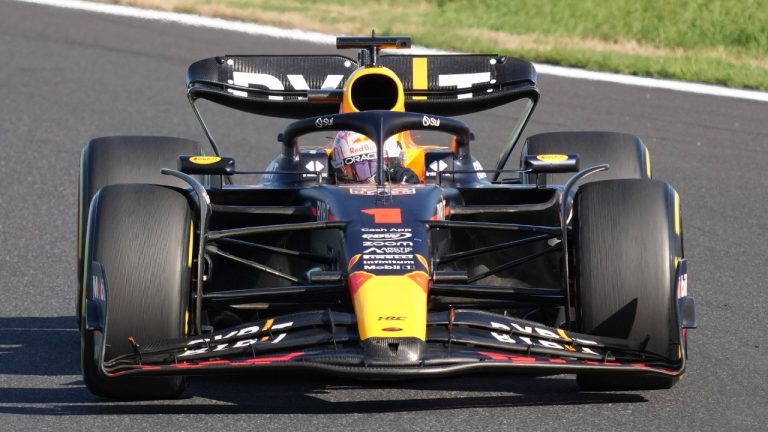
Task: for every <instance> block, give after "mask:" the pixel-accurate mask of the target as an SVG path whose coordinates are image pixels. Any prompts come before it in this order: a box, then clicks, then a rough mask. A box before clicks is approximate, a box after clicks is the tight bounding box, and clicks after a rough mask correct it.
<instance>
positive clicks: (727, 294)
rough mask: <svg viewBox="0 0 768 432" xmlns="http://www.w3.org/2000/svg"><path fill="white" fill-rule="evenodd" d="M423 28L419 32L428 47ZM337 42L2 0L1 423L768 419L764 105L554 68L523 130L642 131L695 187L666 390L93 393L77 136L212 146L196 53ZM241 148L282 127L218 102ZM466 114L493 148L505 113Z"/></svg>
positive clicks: (727, 422)
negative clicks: (195, 99)
mask: <svg viewBox="0 0 768 432" xmlns="http://www.w3.org/2000/svg"><path fill="white" fill-rule="evenodd" d="M416 42H418V41H416ZM325 52H332V49H331V48H330V47H326V46H317V45H309V44H300V43H295V42H289V41H283V40H274V39H267V38H261V37H253V36H245V35H242V34H237V33H233V32H227V31H218V30H216V31H215V30H208V29H199V28H194V27H184V26H180V25H175V24H174V25H171V24H162V23H157V22H146V21H140V20H136V19H128V18H117V17H111V16H106V15H96V14H90V13H83V12H77V11H68V10H62V9H56V8H52V7H47V6H36V5H27V4H21V3H16V2H9V1H2V2H0V149H2V152H0V183H1V184H2V189H1V190H2V192H0V193H1V194H2V195H0V197H1V198H0V239H1V240H2V243H0V244H2V249H1V250H0V293H2V297H1V298H0V429H2V430H6V431H17V430H77V431H82V430H97V429H100V430H118V429H119V430H124V431H132V430H142V431H148V430H184V431H193V430H331V429H332V430H358V429H361V430H388V431H393V430H469V429H473V430H505V431H514V430H555V429H559V430H563V429H570V428H575V429H577V430H615V429H619V428H620V429H623V430H634V431H639V430H647V431H656V430H711V431H719V430H743V431H747V430H764V428H765V427H766V426H765V424H768V414H767V413H766V407H767V406H768V359H766V349H768V339H766V334H767V333H768V332H767V331H766V330H768V324H766V316H768V282H766V281H768V270H767V269H768V265H767V264H768V263H767V262H766V261H767V260H766V258H767V257H768V234H766V230H765V229H764V226H765V224H766V209H768V204H767V203H768V175H766V174H765V170H766V166H768V104H766V103H760V102H750V101H742V100H737V99H728V98H722V97H713V96H704V95H693V94H686V93H679V92H673V91H666V90H653V89H646V88H640V87H626V86H621V85H616V84H607V83H596V82H590V81H580V80H572V79H564V78H553V77H547V76H543V77H541V83H540V86H541V89H542V92H543V102H542V104H541V105H540V107H539V109H538V110H537V112H536V114H535V117H534V121H533V123H532V124H531V125H530V128H529V130H528V132H527V134H532V133H536V132H543V131H556V130H615V131H624V132H630V133H634V134H637V135H639V136H640V137H642V138H643V140H644V141H645V143H646V145H647V146H648V147H649V149H650V152H651V157H652V160H653V169H654V177H655V178H658V179H664V180H667V181H669V182H670V183H671V184H672V185H673V186H674V187H675V188H676V189H677V190H678V191H679V193H680V196H681V200H682V209H683V210H682V212H683V220H684V229H685V240H686V255H687V257H688V259H689V261H690V262H689V272H690V273H689V275H690V276H689V278H690V279H689V281H690V282H689V283H690V290H691V291H692V293H693V295H694V296H695V297H696V302H697V308H698V310H697V312H698V320H699V329H698V330H696V331H694V332H693V333H692V338H691V346H690V357H691V361H690V364H689V369H688V373H687V374H686V376H685V379H684V380H683V381H682V382H681V383H680V384H679V385H678V386H677V387H675V388H673V389H672V390H669V391H655V392H613V393H588V392H579V390H578V388H577V387H576V384H575V380H574V379H573V378H572V377H570V376H555V377H549V378H529V377H514V376H503V377H499V376H471V377H462V378H452V379H443V380H425V381H413V382H404V383H402V382H395V383H360V382H355V381H341V380H337V379H331V378H322V377H306V376H305V377H290V376H287V377H286V376H283V377H274V376H271V377H264V376H261V377H260V376H254V377H245V378H244V377H234V378H199V379H193V380H192V381H191V386H190V388H189V390H188V396H189V397H188V398H186V399H181V400H176V401H152V402H137V403H113V402H110V401H104V400H101V399H99V398H96V397H94V396H92V395H91V394H90V393H89V392H88V391H87V390H86V389H85V387H84V385H83V383H82V380H81V377H80V368H79V337H78V333H77V331H76V329H75V319H74V316H73V315H74V301H75V300H74V294H75V266H76V261H75V260H76V203H77V172H78V163H79V157H80V150H81V148H82V147H83V145H84V144H85V143H86V142H87V141H88V140H89V139H90V138H93V137H96V136H102V135H118V134H149V135H172V136H180V137H186V138H191V139H196V140H200V141H204V137H203V134H202V132H201V130H200V128H199V127H198V125H197V123H196V120H195V118H194V116H193V114H192V112H191V110H190V109H189V107H188V104H187V101H186V98H185V93H184V76H185V72H186V68H187V66H188V65H189V64H190V63H191V62H193V61H195V60H198V59H201V58H205V57H212V56H214V55H220V54H226V53H244V54H245V53H288V54H298V53H310V54H317V53H325ZM203 109H204V111H205V112H206V113H209V115H210V116H211V120H210V126H211V127H212V129H213V130H214V134H215V135H216V137H217V139H218V141H219V143H220V145H221V147H222V148H223V149H224V152H225V153H226V154H227V155H230V156H234V157H236V158H237V161H238V166H239V167H240V168H246V167H247V168H252V169H260V168H262V167H264V166H265V165H266V163H267V162H268V161H269V160H271V158H272V157H273V156H274V155H275V154H276V153H277V151H278V149H279V146H278V143H277V142H276V141H275V138H274V137H275V136H276V134H277V133H278V132H279V131H280V130H281V128H282V127H284V126H285V125H286V124H287V121H284V120H280V119H266V120H264V119H257V118H254V117H251V116H249V115H246V114H241V113H236V112H231V111H227V110H225V109H219V108H216V107H214V106H212V105H211V104H208V105H205V106H203ZM503 114H504V113H503V112H501V113H493V114H491V115H487V116H472V117H469V118H467V119H466V120H467V121H468V122H469V124H470V126H472V127H473V128H474V129H475V130H476V131H477V137H478V139H477V141H476V142H475V143H474V148H473V150H474V152H475V153H476V154H478V155H480V156H481V158H482V159H483V160H492V159H493V158H494V157H495V156H496V155H497V154H498V151H499V149H500V146H501V145H502V143H503V142H504V139H505V134H506V131H507V129H505V128H506V127H508V126H509V125H508V123H509V120H507V118H506V117H504V116H503Z"/></svg>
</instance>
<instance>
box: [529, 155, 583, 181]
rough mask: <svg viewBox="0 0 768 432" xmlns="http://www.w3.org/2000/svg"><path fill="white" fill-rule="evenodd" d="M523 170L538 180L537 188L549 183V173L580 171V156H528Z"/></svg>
mask: <svg viewBox="0 0 768 432" xmlns="http://www.w3.org/2000/svg"><path fill="white" fill-rule="evenodd" d="M523 169H524V170H525V171H526V172H527V173H529V175H532V176H534V177H535V179H536V186H537V187H544V186H545V185H546V183H547V173H567V172H578V171H579V155H577V154H538V155H526V156H525V158H524V159H523Z"/></svg>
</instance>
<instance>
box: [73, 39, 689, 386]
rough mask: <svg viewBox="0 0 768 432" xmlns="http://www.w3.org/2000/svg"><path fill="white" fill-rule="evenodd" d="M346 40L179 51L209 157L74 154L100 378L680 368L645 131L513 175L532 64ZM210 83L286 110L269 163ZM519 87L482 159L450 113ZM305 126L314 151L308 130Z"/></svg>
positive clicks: (529, 106)
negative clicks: (489, 153) (212, 52)
mask: <svg viewBox="0 0 768 432" xmlns="http://www.w3.org/2000/svg"><path fill="white" fill-rule="evenodd" d="M337 46H338V47H339V48H344V49H350V48H351V49H357V50H359V55H358V58H357V59H356V60H353V59H350V58H346V57H342V56H335V55H319V56H318V55H314V56H265V55H254V56H233V55H227V56H221V57H214V58H209V59H205V60H201V61H198V62H196V63H194V64H192V65H191V66H190V68H189V70H188V73H187V91H188V96H189V100H190V103H191V105H192V108H193V110H194V112H195V114H196V115H197V117H198V119H199V120H200V123H201V125H202V126H203V129H204V131H205V133H206V136H207V137H208V138H209V141H210V144H211V147H212V149H213V155H204V154H203V151H202V150H201V146H200V145H199V144H197V143H195V142H193V141H189V140H186V139H180V138H168V137H136V136H113V137H106V138H97V139H94V140H93V141H91V142H90V143H89V144H88V145H87V146H86V147H85V149H84V150H83V153H82V162H81V173H80V206H79V215H80V217H79V244H78V249H79V250H78V252H79V255H78V256H79V264H80V266H79V271H80V273H79V274H80V278H79V294H78V307H77V310H78V320H79V323H80V329H81V332H82V370H83V377H84V380H85V384H86V385H87V387H88V388H89V389H90V391H91V392H93V393H94V394H97V395H101V396H105V397H109V398H119V399H140V398H168V397H175V396H178V395H179V394H180V393H181V392H182V391H183V388H184V382H185V377H186V376H188V375H199V374H232V373H238V372H241V371H258V370H261V371H304V372H310V373H326V374H336V375H343V376H348V377H357V378H362V379H396V378H412V377H433V376H444V375H451V374H459V373H469V372H475V371H477V372H481V371H485V372H487V371H494V372H498V373H504V372H514V373H530V374H535V375H548V374H561V373H572V374H576V377H577V381H578V383H579V384H580V385H581V386H582V387H583V388H586V389H657V388H669V387H671V386H672V385H674V384H675V383H676V382H677V380H678V379H679V377H680V376H681V375H682V374H683V372H684V371H685V365H686V357H687V351H686V330H687V329H688V328H693V327H695V318H694V304H693V299H692V298H691V296H689V295H688V292H687V266H686V260H685V257H684V254H683V233H682V225H681V220H680V210H679V199H678V195H677V193H676V192H675V191H674V189H672V187H670V186H669V185H668V184H667V183H664V182H661V181H657V180H651V165H650V160H649V155H648V151H647V149H646V147H645V146H644V145H643V143H642V142H641V141H640V139H638V138H637V137H634V136H631V135H627V134H621V133H612V132H556V133H544V134H538V135H533V136H530V137H528V138H527V139H526V140H525V142H524V146H523V149H522V155H521V157H520V165H519V166H518V167H515V168H514V169H508V168H506V165H507V162H508V159H510V155H511V154H512V151H513V148H514V147H515V144H516V143H517V142H518V141H519V139H520V137H521V135H522V131H523V128H524V126H525V125H526V123H527V122H528V120H529V118H530V116H531V114H532V112H533V109H534V107H535V105H536V103H537V101H538V98H539V90H538V88H537V85H536V72H535V70H534V68H533V65H531V64H530V63H528V62H526V61H524V60H520V59H516V58H510V57H503V56H497V55H439V56H438V55H395V54H383V53H380V50H381V49H397V48H408V47H410V38H407V37H376V36H375V35H372V36H371V37H361V38H356V37H340V38H338V40H337ZM201 98H202V99H206V100H209V101H213V102H216V103H218V104H221V105H224V106H227V107H230V108H234V109H238V110H241V111H246V112H249V113H253V114H261V115H267V116H276V117H282V118H286V119H298V120H296V121H294V122H292V123H290V124H288V125H287V126H286V128H285V130H284V131H283V132H282V133H281V134H279V136H278V141H279V142H280V146H281V148H282V149H281V152H280V154H279V155H278V156H277V157H276V158H275V159H274V161H273V162H272V163H271V164H270V165H269V166H268V168H267V169H266V170H265V171H238V170H237V169H236V168H235V161H234V159H232V158H228V157H224V156H222V155H221V154H220V152H219V150H218V147H217V145H216V143H215V142H214V140H213V138H212V137H211V134H210V132H209V131H208V129H207V127H206V125H205V123H204V122H203V120H202V118H201V117H200V113H199V111H198V110H197V107H196V105H195V102H196V101H197V100H198V99H201ZM518 100H519V101H525V102H526V108H525V110H524V112H523V114H522V117H521V118H520V119H519V120H518V122H517V124H516V126H515V127H514V130H513V133H512V137H511V140H510V142H509V144H508V145H506V147H504V149H503V150H502V153H501V157H500V159H499V161H498V163H497V164H496V166H495V167H494V168H493V169H483V168H482V166H481V165H480V164H479V163H478V161H477V160H476V159H475V157H474V156H473V155H472V152H471V151H470V143H471V142H472V141H473V139H474V135H473V134H472V132H470V129H469V128H468V126H467V125H466V124H465V123H464V122H462V121H460V120H458V119H456V118H453V117H451V116H457V115H463V114H469V113H475V112H479V111H483V110H487V109H490V108H493V107H497V106H500V105H502V104H507V103H510V102H514V101H518ZM318 132H319V133H321V134H324V135H325V136H328V135H330V136H331V137H330V138H331V140H330V141H328V145H326V146H320V147H311V146H307V145H305V142H306V141H305V138H306V137H308V136H309V135H311V134H313V133H318ZM425 136H442V137H445V138H447V141H446V142H447V143H448V145H447V146H443V147H440V146H435V145H429V144H430V143H429V142H423V141H421V142H420V139H423V137H425ZM350 137H352V138H354V139H353V140H352V141H344V139H345V138H350ZM339 143H340V144H342V145H341V146H337V144H339ZM363 172H365V173H367V174H366V175H365V176H362V173H363ZM403 173H405V174H403ZM242 174H256V175H260V177H259V178H260V180H258V181H254V182H251V183H250V184H238V183H237V181H238V179H239V178H244V176H242Z"/></svg>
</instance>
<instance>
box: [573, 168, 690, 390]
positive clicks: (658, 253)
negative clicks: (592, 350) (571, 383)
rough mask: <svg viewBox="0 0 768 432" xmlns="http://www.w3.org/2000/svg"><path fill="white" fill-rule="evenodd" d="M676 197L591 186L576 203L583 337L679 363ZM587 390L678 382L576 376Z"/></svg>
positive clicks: (638, 186)
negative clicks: (637, 345) (623, 343)
mask: <svg viewBox="0 0 768 432" xmlns="http://www.w3.org/2000/svg"><path fill="white" fill-rule="evenodd" d="M677 205H678V204H677V196H676V192H675V191H674V189H672V187H671V186H669V185H668V184H667V183H664V182H660V181H648V180H608V181H602V182H596V183H589V184H586V185H584V186H582V187H581V188H580V189H579V192H578V195H577V198H576V209H575V215H576V218H577V219H576V235H577V238H576V243H575V255H576V256H575V261H576V268H577V275H576V277H577V281H576V284H577V285H576V311H577V312H576V313H577V320H578V323H579V330H580V331H581V332H583V333H586V334H592V335H597V336H606V337H615V338H622V339H630V340H633V341H638V342H644V343H645V351H647V352H650V353H653V354H656V355H659V356H662V357H664V358H665V359H666V360H667V361H669V362H672V363H678V362H680V361H681V357H680V354H681V351H680V347H681V345H680V330H679V328H678V323H677V312H676V292H675V286H676V284H675V282H676V281H675V276H676V265H677V260H678V259H680V258H682V257H683V245H682V232H681V229H680V224H679V211H678V209H677ZM577 380H578V384H579V385H580V386H581V387H583V388H586V389H592V390H596V389H599V390H619V389H638V390H639V389H662V388H669V387H672V386H673V385H674V384H675V383H676V382H677V380H678V378H677V377H672V376H669V377H665V376H655V375H654V376H651V375H637V374H627V375H610V376H601V375H588V374H584V375H578V376H577Z"/></svg>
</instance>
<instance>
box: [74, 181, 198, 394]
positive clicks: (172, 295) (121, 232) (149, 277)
mask: <svg viewBox="0 0 768 432" xmlns="http://www.w3.org/2000/svg"><path fill="white" fill-rule="evenodd" d="M191 218H192V213H191V210H190V208H189V203H188V202H187V199H186V198H185V197H184V196H183V195H182V194H181V193H179V192H178V191H176V190H173V189H171V188H167V187H162V186H156V185H140V184H129V185H112V186H107V187H104V188H103V189H101V191H100V192H99V193H98V194H97V195H96V197H95V198H94V200H93V206H92V208H91V212H90V216H89V220H88V235H87V238H88V245H87V248H86V254H85V256H86V258H85V259H86V261H85V262H86V271H90V269H89V267H91V265H90V264H91V263H92V262H93V261H96V262H99V263H100V264H101V266H102V268H103V269H104V273H105V277H106V286H107V301H106V305H107V321H108V322H107V324H106V325H107V328H106V338H107V339H106V350H105V353H104V359H105V360H110V359H113V358H115V357H116V356H119V355H122V354H127V353H131V352H133V348H132V346H131V344H130V343H129V342H128V337H129V336H133V337H134V338H135V340H136V341H137V343H139V344H142V341H143V342H144V343H146V342H152V341H158V340H164V339H172V338H180V337H183V336H184V334H185V330H186V329H185V326H186V322H185V321H186V312H187V305H188V302H189V298H190V286H191V268H190V266H189V257H190V255H189V254H190V247H191V240H190V238H191V226H190V224H191ZM92 279H93V278H91V277H88V278H86V279H85V283H86V287H85V291H86V292H91V291H92V287H90V286H89V285H90V284H91V283H93V282H92ZM82 330H83V331H82V371H83V380H84V381H85V385H86V386H87V387H88V389H89V390H90V391H91V392H92V393H93V394H95V395H98V396H103V397H107V398H113V399H164V398H173V397H178V396H179V395H180V394H181V392H182V391H183V389H184V383H185V379H184V377H181V376H172V377H130V376H128V377H116V378H105V377H103V376H102V375H100V374H99V373H98V369H97V368H98V365H97V364H96V361H95V359H94V357H95V350H96V349H100V346H96V342H95V340H94V337H93V333H92V332H91V331H87V330H85V329H84V328H83V329H82Z"/></svg>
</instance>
